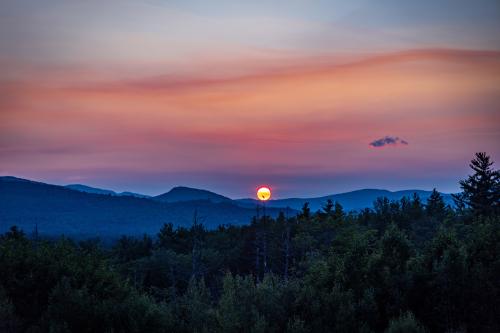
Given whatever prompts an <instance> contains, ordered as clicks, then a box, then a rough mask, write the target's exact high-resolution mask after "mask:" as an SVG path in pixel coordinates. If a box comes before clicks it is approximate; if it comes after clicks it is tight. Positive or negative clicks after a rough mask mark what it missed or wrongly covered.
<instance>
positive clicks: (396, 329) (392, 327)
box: [385, 312, 427, 333]
mask: <svg viewBox="0 0 500 333" xmlns="http://www.w3.org/2000/svg"><path fill="white" fill-rule="evenodd" d="M426 332H427V330H426V329H425V328H423V327H422V325H421V324H420V323H419V322H418V321H417V320H416V319H415V316H414V315H413V313H411V312H407V313H405V314H404V315H402V316H401V317H399V318H397V319H393V320H391V322H390V324H389V327H388V328H387V330H386V331H385V333H426Z"/></svg>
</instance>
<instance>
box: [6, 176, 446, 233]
mask: <svg viewBox="0 0 500 333" xmlns="http://www.w3.org/2000/svg"><path fill="white" fill-rule="evenodd" d="M413 193H417V194H418V195H419V196H420V197H421V198H422V200H424V201H425V200H426V199H427V197H428V196H429V194H430V191H421V190H407V191H397V192H391V191H387V190H377V189H365V190H358V191H352V192H347V193H341V194H335V195H329V196H324V197H317V198H290V199H278V200H270V201H269V202H267V203H266V213H267V214H268V215H271V216H277V215H278V213H279V212H280V211H283V210H284V209H285V208H286V207H289V210H288V213H289V214H295V213H296V212H297V211H298V210H300V208H301V207H302V205H303V204H304V203H305V202H309V204H310V207H311V209H312V210H313V211H314V210H318V209H320V208H321V206H322V205H324V203H325V202H326V200H327V199H331V200H333V201H338V202H340V203H341V204H342V205H343V206H344V209H345V210H347V211H349V210H359V209H362V208H366V207H371V206H372V204H373V201H374V200H375V199H376V198H377V197H381V196H385V197H387V198H389V199H390V200H399V199H401V198H402V197H403V196H411V195H413ZM443 196H444V198H445V201H446V202H447V203H450V204H452V198H451V195H449V194H443ZM257 205H258V202H257V200H254V199H237V200H233V199H230V198H228V197H225V196H222V195H219V194H217V193H213V192H210V191H207V190H201V189H194V188H189V187H174V188H173V189H171V190H170V191H168V192H166V193H164V194H161V195H158V196H154V197H149V196H146V195H142V194H137V193H132V192H122V193H116V192H114V191H111V190H105V189H99V188H94V187H89V186H86V185H80V184H72V185H67V186H58V185H51V184H45V183H40V182H35V181H30V180H26V179H21V178H16V177H9V176H7V177H0V231H4V230H6V229H8V228H9V227H10V226H12V225H17V226H19V227H21V228H22V229H24V230H25V231H26V232H30V231H32V230H33V229H34V226H35V224H37V226H38V229H39V231H40V233H42V234H48V235H56V234H66V235H72V236H81V237H83V236H110V237H116V236H119V235H122V234H130V235H139V234H143V233H147V234H155V233H157V232H158V230H159V229H160V227H161V225H162V224H163V223H173V224H174V225H176V226H186V227H189V226H190V225H191V224H192V221H193V216H194V212H195V211H196V212H197V214H198V216H199V218H200V222H201V223H203V224H204V225H205V226H206V227H207V228H208V229H213V228H216V227H217V226H218V225H220V224H233V225H242V224H248V223H250V221H251V219H252V217H253V216H255V215H256V214H257V210H256V207H257Z"/></svg>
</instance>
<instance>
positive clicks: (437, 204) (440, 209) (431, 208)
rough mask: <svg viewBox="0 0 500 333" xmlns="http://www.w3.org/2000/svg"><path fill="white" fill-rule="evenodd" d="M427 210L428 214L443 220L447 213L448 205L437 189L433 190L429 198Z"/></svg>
mask: <svg viewBox="0 0 500 333" xmlns="http://www.w3.org/2000/svg"><path fill="white" fill-rule="evenodd" d="M426 212H427V216H429V217H433V218H435V219H437V220H438V221H442V220H443V219H444V216H445V215H446V205H445V203H444V200H443V196H442V195H441V194H440V193H439V192H438V191H436V189H433V190H432V193H431V195H430V196H429V198H428V199H427V205H426Z"/></svg>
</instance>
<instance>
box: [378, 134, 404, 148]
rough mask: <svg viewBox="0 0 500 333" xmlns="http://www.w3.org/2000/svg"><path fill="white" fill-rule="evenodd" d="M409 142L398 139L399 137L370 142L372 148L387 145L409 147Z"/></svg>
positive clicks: (388, 137)
mask: <svg viewBox="0 0 500 333" xmlns="http://www.w3.org/2000/svg"><path fill="white" fill-rule="evenodd" d="M407 144H408V142H407V141H405V140H403V139H400V138H398V137H397V136H386V137H383V138H381V139H378V140H375V141H372V142H370V146H372V147H375V148H379V147H383V146H387V145H391V146H396V145H407Z"/></svg>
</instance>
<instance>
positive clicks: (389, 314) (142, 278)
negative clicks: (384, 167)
mask: <svg viewBox="0 0 500 333" xmlns="http://www.w3.org/2000/svg"><path fill="white" fill-rule="evenodd" d="M470 167H471V170H470V171H471V174H470V175H469V176H468V177H466V178H465V179H464V180H461V181H460V187H461V190H462V192H461V193H458V194H456V195H454V199H455V205H454V206H453V207H452V206H450V205H446V204H445V202H444V201H443V198H442V196H441V194H440V193H439V192H438V191H436V190H434V191H433V194H432V196H431V197H430V198H429V199H428V200H426V201H425V202H424V201H422V200H421V199H420V198H419V197H418V195H413V196H412V197H404V198H403V199H401V200H399V201H390V200H388V199H387V198H378V199H377V200H376V201H375V202H374V203H373V207H372V208H367V209H364V210H361V211H356V212H347V211H344V209H343V208H342V206H341V205H340V204H339V203H336V202H332V201H328V202H326V203H325V205H324V207H323V208H322V209H321V210H319V211H311V209H310V208H309V207H308V205H307V204H305V205H304V207H303V208H302V210H301V211H300V213H298V214H293V215H292V214H290V213H289V212H287V210H286V209H285V210H283V211H282V212H281V213H280V215H279V216H278V217H277V218H272V217H270V216H267V215H265V214H264V211H263V210H261V211H260V212H259V213H258V214H256V216H255V217H254V218H253V219H252V221H249V223H248V224H247V225H244V226H232V225H226V224H224V221H220V226H219V227H218V228H217V229H215V230H209V229H206V228H205V227H204V225H203V216H198V214H197V213H196V212H193V223H192V226H191V227H189V228H186V227H174V225H172V224H164V225H163V226H162V227H161V228H160V229H159V230H158V233H157V235H156V237H150V236H148V235H144V236H143V237H140V238H137V237H131V236H127V235H124V236H122V237H121V238H120V239H119V240H117V241H116V242H115V243H114V244H113V245H112V246H107V245H104V244H102V242H100V241H99V239H87V240H83V241H81V240H80V241H78V240H74V239H71V238H67V237H64V236H61V237H60V238H58V239H47V238H43V237H40V236H39V235H38V234H37V233H32V232H31V231H29V232H28V231H26V230H21V229H19V228H18V227H16V226H12V227H11V228H10V230H9V231H8V232H6V233H4V234H3V235H1V236H0V332H239V333H245V332H296V333H298V332H366V333H368V332H450V333H451V332H500V171H499V170H497V169H495V167H494V164H493V162H492V160H491V158H490V157H489V156H488V155H487V154H485V153H477V154H476V155H475V156H474V158H473V159H472V161H471V163H470Z"/></svg>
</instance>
